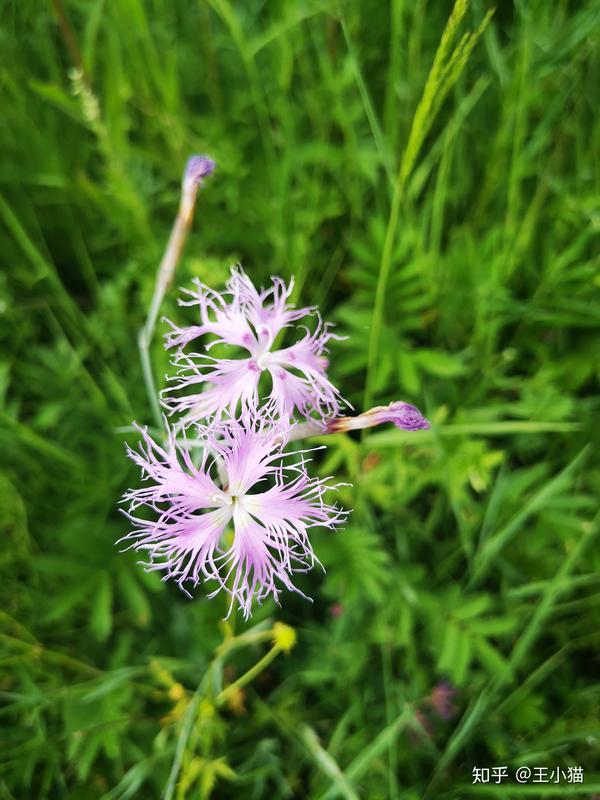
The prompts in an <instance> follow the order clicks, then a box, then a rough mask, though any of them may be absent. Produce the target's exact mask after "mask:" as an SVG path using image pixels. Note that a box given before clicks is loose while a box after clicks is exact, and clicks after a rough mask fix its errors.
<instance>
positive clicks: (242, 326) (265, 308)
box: [163, 269, 340, 424]
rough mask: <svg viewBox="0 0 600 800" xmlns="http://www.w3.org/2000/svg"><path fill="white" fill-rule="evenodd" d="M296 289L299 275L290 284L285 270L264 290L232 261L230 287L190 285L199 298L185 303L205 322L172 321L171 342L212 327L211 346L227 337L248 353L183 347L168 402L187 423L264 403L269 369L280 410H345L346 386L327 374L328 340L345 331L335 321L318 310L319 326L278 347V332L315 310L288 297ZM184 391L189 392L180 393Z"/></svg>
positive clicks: (329, 412)
mask: <svg viewBox="0 0 600 800" xmlns="http://www.w3.org/2000/svg"><path fill="white" fill-rule="evenodd" d="M292 289H293V282H292V283H290V284H289V285H288V286H286V284H285V283H284V282H283V281H282V280H281V279H280V278H273V285H272V286H271V287H270V288H269V289H266V290H262V291H258V290H257V289H256V288H255V286H254V285H253V283H252V281H251V280H250V279H249V278H248V276H247V275H246V274H245V273H244V272H243V271H242V270H241V269H238V270H236V269H232V271H231V278H230V279H229V281H228V283H227V289H226V291H225V292H224V293H222V294H220V293H218V292H214V291H213V290H211V289H209V288H208V287H206V286H204V284H202V283H201V282H200V281H196V287H195V289H194V290H193V291H189V290H188V291H186V294H187V295H189V296H190V297H191V299H188V300H183V301H180V303H181V305H187V306H198V307H199V309H200V324H199V325H190V326H188V327H183V328H179V327H176V326H175V325H172V327H173V331H172V332H171V333H170V334H168V336H167V347H178V348H183V347H185V346H186V345H187V344H189V343H190V342H191V341H193V340H194V339H197V338H198V337H201V336H205V335H212V336H213V337H214V338H213V340H212V341H211V342H209V343H208V344H207V345H206V350H210V348H211V347H213V346H214V345H215V344H226V345H233V346H236V347H238V348H242V349H243V350H245V351H246V354H245V355H243V356H242V357H241V358H219V359H217V358H213V357H211V356H209V355H206V354H199V353H191V354H187V353H183V352H182V351H181V349H180V351H179V353H178V355H177V356H176V358H175V363H176V364H177V366H179V373H178V375H177V376H176V377H175V378H173V379H172V380H173V386H172V387H170V388H169V389H168V390H167V391H166V392H165V393H164V396H163V402H164V405H165V407H166V408H167V409H168V410H169V411H170V412H171V413H180V414H184V415H185V422H186V424H187V423H191V422H195V421H199V420H202V419H205V418H207V417H212V416H219V415H221V414H222V413H223V412H224V411H228V412H229V413H230V414H232V415H235V413H236V412H237V410H238V408H239V407H240V406H241V407H242V408H247V407H250V406H256V405H258V403H259V381H260V378H261V376H262V375H263V374H265V373H266V375H267V376H268V377H269V379H270V384H271V385H270V389H269V395H268V398H267V399H268V401H269V402H270V405H271V407H272V409H273V411H274V412H276V413H277V414H280V415H281V416H284V417H289V416H291V415H293V414H294V412H295V411H298V412H299V413H300V414H302V415H303V416H309V415H310V414H311V413H313V412H316V413H317V414H319V415H320V416H321V417H322V418H324V417H329V416H335V415H336V414H338V413H339V410H340V396H339V392H338V390H337V389H336V388H335V386H333V384H332V383H331V382H330V381H329V380H328V378H327V376H326V374H325V370H326V368H327V366H328V363H329V362H328V360H327V358H326V357H325V356H324V355H323V354H324V353H325V351H326V345H327V342H328V341H329V340H330V339H332V338H338V337H335V336H334V334H333V333H331V331H330V330H329V326H328V325H327V324H325V323H323V322H322V321H321V319H320V317H318V315H317V317H316V319H317V322H316V326H315V329H314V331H313V332H312V333H311V332H310V331H309V330H308V329H306V328H303V330H304V331H305V335H304V336H303V338H301V339H300V340H299V341H297V342H295V344H292V345H291V346H289V347H285V348H282V349H276V345H275V340H276V338H277V336H278V335H279V334H280V333H281V332H282V331H283V330H284V329H285V328H288V327H292V323H294V322H296V321H297V320H299V319H301V318H302V317H305V316H307V315H311V314H314V313H315V309H314V308H312V307H308V308H299V309H295V308H293V307H292V306H290V305H288V302H287V301H288V298H289V296H290V294H291V292H292ZM170 324H172V323H170ZM190 389H191V390H192V391H191V392H190ZM194 390H196V391H194ZM182 391H183V392H188V393H186V394H178V393H179V392H182Z"/></svg>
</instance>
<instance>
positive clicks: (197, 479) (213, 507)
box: [124, 415, 346, 617]
mask: <svg viewBox="0 0 600 800" xmlns="http://www.w3.org/2000/svg"><path fill="white" fill-rule="evenodd" d="M199 431H200V435H201V438H202V440H203V444H204V448H203V450H202V455H201V457H200V460H199V463H198V465H197V466H196V465H195V464H194V462H193V460H192V457H191V455H190V452H189V448H188V446H187V445H186V443H185V441H184V442H183V444H181V443H179V442H177V441H176V440H175V437H174V435H173V433H172V432H170V433H169V439H168V442H167V444H166V445H165V447H164V448H163V447H161V446H160V445H159V444H157V443H156V442H155V441H154V440H153V439H152V438H151V437H150V435H149V434H148V432H147V431H146V430H141V434H142V437H143V442H142V444H141V445H140V450H139V452H138V451H135V450H132V449H130V448H128V454H129V456H130V457H131V458H132V459H133V461H135V463H136V464H138V466H140V467H141V469H142V472H143V474H144V476H145V478H146V479H147V480H149V481H151V484H150V485H149V486H146V487H143V488H140V489H133V490H130V491H128V492H126V494H125V495H124V500H127V501H129V504H130V505H129V511H128V512H126V516H127V517H128V518H129V519H130V520H131V522H132V523H133V525H134V530H133V531H132V532H131V533H129V534H128V535H127V536H126V537H124V539H125V540H130V541H131V542H132V545H131V547H133V548H134V549H136V550H145V551H147V552H148V554H149V563H148V569H149V570H162V571H163V572H164V578H163V579H164V580H167V579H169V578H173V579H174V580H175V581H176V582H177V583H178V584H179V586H180V587H181V588H182V589H183V590H184V591H186V590H185V586H184V585H185V584H191V586H192V587H195V586H196V585H197V584H198V583H199V582H200V581H201V580H207V581H216V583H217V587H216V589H215V590H214V591H213V592H212V593H211V594H210V595H209V596H210V597H213V596H214V595H215V594H216V593H217V592H219V591H220V590H221V589H223V590H224V591H225V592H227V593H228V594H229V595H230V596H231V605H232V606H233V603H234V602H235V601H237V603H238V605H239V607H240V608H241V609H242V610H243V612H244V615H245V616H246V617H248V616H249V615H250V610H251V604H252V599H253V598H256V600H257V602H259V603H260V602H261V601H262V600H263V599H265V598H266V597H267V596H269V595H272V596H273V597H274V599H275V600H276V601H277V599H278V595H279V592H280V588H281V587H284V588H286V589H289V590H293V591H297V592H298V591H299V590H298V589H296V587H295V586H294V585H293V584H292V581H291V576H292V573H294V572H304V571H307V570H309V569H310V568H311V567H312V566H313V564H314V562H315V560H316V557H315V555H314V553H313V549H312V546H311V544H310V541H309V539H308V535H307V531H308V529H309V528H311V527H313V526H316V525H321V526H324V527H327V528H334V527H335V526H336V525H337V524H339V523H341V522H342V521H343V520H344V519H345V517H346V512H344V511H342V510H340V509H338V508H337V507H336V506H334V505H328V504H327V503H326V502H325V499H324V495H325V492H326V491H327V489H329V488H334V487H330V486H328V485H327V483H326V479H321V478H311V477H309V475H308V473H307V470H306V463H305V460H304V457H303V455H302V454H296V456H297V458H296V460H295V461H294V462H293V463H286V462H285V461H284V459H288V458H289V457H290V456H293V455H294V454H293V453H288V454H284V453H283V447H284V445H285V444H286V443H287V436H286V430H285V429H282V428H281V426H278V425H274V424H273V421H272V420H269V419H266V418H265V417H264V416H258V417H256V416H254V417H253V419H252V420H251V419H250V417H249V415H245V416H243V417H242V418H241V419H240V420H235V419H228V420H226V421H223V422H221V423H219V424H214V425H213V426H211V428H210V429H209V428H200V427H199ZM219 476H221V477H219ZM140 506H146V507H147V508H149V509H150V510H151V511H152V512H154V514H155V515H157V518H156V519H155V520H153V521H151V520H148V519H144V518H143V517H138V516H136V515H135V513H134V512H135V511H136V509H138V508H139V507H140ZM229 527H231V528H232V535H229V534H228V533H227V529H228V528H229ZM299 593H300V594H301V592H299ZM230 610H231V609H230Z"/></svg>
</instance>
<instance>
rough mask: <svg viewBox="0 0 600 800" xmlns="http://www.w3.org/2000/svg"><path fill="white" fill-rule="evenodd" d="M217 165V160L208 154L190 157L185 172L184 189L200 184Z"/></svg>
mask: <svg viewBox="0 0 600 800" xmlns="http://www.w3.org/2000/svg"><path fill="white" fill-rule="evenodd" d="M215 167H216V164H215V162H214V161H213V160H212V158H209V157H208V156H191V157H190V158H188V160H187V164H186V165H185V170H184V172H183V188H184V191H185V190H186V189H188V188H190V187H192V186H200V185H201V184H202V180H203V179H204V178H206V177H207V176H208V175H210V174H211V173H212V172H213V171H214V169H215Z"/></svg>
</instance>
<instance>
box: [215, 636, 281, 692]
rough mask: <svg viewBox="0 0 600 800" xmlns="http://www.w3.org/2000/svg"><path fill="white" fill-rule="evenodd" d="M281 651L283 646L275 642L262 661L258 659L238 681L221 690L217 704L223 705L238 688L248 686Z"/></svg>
mask: <svg viewBox="0 0 600 800" xmlns="http://www.w3.org/2000/svg"><path fill="white" fill-rule="evenodd" d="M281 652H283V651H282V649H281V647H280V646H279V645H278V644H274V645H273V647H272V648H271V649H270V650H269V652H268V653H266V654H265V655H264V656H263V657H262V658H261V659H260V661H257V662H256V664H255V665H254V666H253V667H250V669H249V670H248V671H247V672H244V674H243V675H241V676H240V677H239V678H238V679H237V681H234V682H233V683H230V684H229V686H227V687H225V689H223V691H221V692H219V694H218V695H217V696H216V698H215V704H216V705H218V706H219V705H223V703H225V702H226V701H227V700H228V699H229V698H230V697H231V695H232V694H234V693H235V692H236V691H237V690H238V689H241V688H242V687H243V686H246V684H248V683H250V682H251V681H253V680H254V678H256V676H257V675H260V673H261V672H262V671H263V670H264V669H266V668H267V667H268V666H269V664H270V663H271V662H272V661H274V660H275V658H277V656H278V655H279V653H281Z"/></svg>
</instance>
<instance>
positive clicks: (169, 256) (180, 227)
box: [138, 156, 215, 425]
mask: <svg viewBox="0 0 600 800" xmlns="http://www.w3.org/2000/svg"><path fill="white" fill-rule="evenodd" d="M214 166H215V165H214V162H213V161H211V160H210V159H209V158H206V157H204V156H192V158H190V159H189V161H188V163H187V166H186V169H185V172H184V175H183V183H182V187H181V199H180V201H179V210H178V212H177V216H176V218H175V222H174V223H173V228H172V230H171V235H170V236H169V241H168V243H167V248H166V250H165V252H164V255H163V257H162V260H161V262H160V266H159V268H158V272H157V275H156V283H155V285H154V294H153V296H152V302H151V303H150V309H149V311H148V316H147V317H146V322H145V324H144V327H143V328H142V329H141V330H140V332H139V334H138V345H139V348H140V356H141V360H142V369H143V372H144V383H145V384H146V391H147V392H148V399H149V400H150V405H151V407H152V412H153V414H154V418H155V421H156V422H157V424H158V425H161V424H162V417H161V413H160V406H159V403H158V397H157V392H156V383H155V381H154V374H153V372H152V364H151V362H150V345H151V343H152V338H153V336H154V331H155V328H156V321H157V319H158V314H159V311H160V307H161V304H162V301H163V298H164V296H165V293H166V291H167V289H168V288H169V286H170V285H171V283H172V281H173V277H174V275H175V270H176V269H177V264H178V263H179V259H180V257H181V253H182V251H183V247H184V245H185V242H186V239H187V236H188V233H189V231H190V228H191V225H192V220H193V218H194V208H195V206H196V196H197V194H198V188H199V186H201V184H202V179H203V178H204V177H205V176H206V175H210V173H211V172H212V171H213V169H214Z"/></svg>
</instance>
